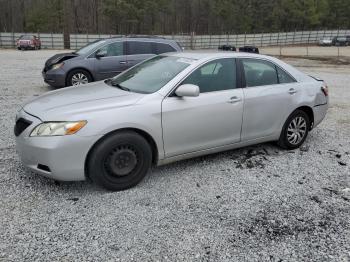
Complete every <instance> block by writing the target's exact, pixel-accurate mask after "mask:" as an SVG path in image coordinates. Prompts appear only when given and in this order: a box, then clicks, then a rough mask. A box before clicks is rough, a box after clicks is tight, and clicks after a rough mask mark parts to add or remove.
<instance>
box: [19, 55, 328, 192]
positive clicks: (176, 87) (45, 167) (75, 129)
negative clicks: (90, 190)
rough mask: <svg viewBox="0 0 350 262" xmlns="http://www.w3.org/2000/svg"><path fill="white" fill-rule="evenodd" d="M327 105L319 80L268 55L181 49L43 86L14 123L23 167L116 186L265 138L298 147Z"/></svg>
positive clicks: (132, 183) (124, 186)
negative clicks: (71, 83)
mask: <svg viewBox="0 0 350 262" xmlns="http://www.w3.org/2000/svg"><path fill="white" fill-rule="evenodd" d="M327 109H328V89H327V86H326V84H325V83H324V82H323V81H322V80H316V79H314V78H312V77H310V76H307V75H305V74H304V73H302V72H300V71H298V70H297V69H295V68H293V67H292V66H290V65H288V64H286V63H284V62H282V61H280V60H278V59H276V58H273V57H268V56H262V55H257V54H250V53H236V52H232V53H231V52H217V53H198V52H190V53H185V52H184V53H172V54H167V55H160V56H156V57H153V58H151V59H148V60H146V61H144V62H143V63H140V64H138V65H136V66H135V67H133V68H131V69H129V70H127V71H125V72H123V73H122V74H120V75H118V76H116V77H114V78H111V79H108V80H105V81H101V82H96V83H91V84H88V85H86V86H81V87H71V88H67V89H62V90H56V91H53V92H49V93H47V94H44V95H42V96H40V97H38V98H36V99H35V100H33V101H32V102H29V103H27V104H26V105H24V107H23V108H22V109H20V111H19V112H18V114H17V117H16V119H17V120H16V124H15V129H14V130H15V135H16V144H17V152H18V153H19V155H20V158H21V159H22V162H23V163H24V165H25V166H27V167H28V168H30V169H31V170H32V171H34V172H36V173H39V174H42V175H44V176H47V177H50V178H53V179H56V180H64V181H73V180H84V179H86V178H90V179H92V181H94V182H95V183H97V184H99V185H102V186H103V187H105V188H107V189H110V190H123V189H127V188H130V187H133V186H135V185H136V184H138V183H139V182H140V181H141V180H142V179H143V177H144V176H145V175H146V173H147V171H148V170H149V168H150V166H151V165H152V164H155V165H162V164H166V163H170V162H174V161H178V160H182V159H187V158H192V157H196V156H201V155H206V154H211V153H216V152H219V151H224V150H230V149H234V148H238V147H243V146H248V145H252V144H257V143H262V142H267V141H278V144H279V145H280V146H281V147H283V148H286V149H295V148H298V147H299V146H300V145H302V144H303V143H304V141H305V139H306V137H307V135H308V132H309V131H311V130H312V129H313V128H315V127H316V126H317V125H318V124H319V123H320V122H321V121H322V120H323V118H324V117H325V115H326V112H327Z"/></svg>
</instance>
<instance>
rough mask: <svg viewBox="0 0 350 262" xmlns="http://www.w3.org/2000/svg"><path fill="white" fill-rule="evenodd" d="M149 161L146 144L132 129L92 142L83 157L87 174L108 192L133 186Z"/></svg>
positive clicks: (150, 152)
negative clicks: (86, 156)
mask: <svg viewBox="0 0 350 262" xmlns="http://www.w3.org/2000/svg"><path fill="white" fill-rule="evenodd" d="M151 164H152V150H151V147H150V145H149V143H148V142H147V141H146V139H144V138H143V137H142V136H140V135H138V134H137V133H135V132H120V133H116V134H114V135H111V136H107V137H106V138H105V139H103V140H102V141H101V142H99V143H98V144H97V145H95V146H94V147H93V149H92V151H91V152H90V154H89V157H88V159H87V164H86V166H87V176H88V177H89V178H90V179H91V180H92V181H93V182H94V183H95V184H97V185H99V186H102V187H103V188H105V189H107V190H111V191H120V190H125V189H128V188H131V187H134V186H136V185H137V184H138V183H140V182H141V181H142V179H143V178H144V177H145V176H146V174H147V172H148V170H149V168H150V167H151Z"/></svg>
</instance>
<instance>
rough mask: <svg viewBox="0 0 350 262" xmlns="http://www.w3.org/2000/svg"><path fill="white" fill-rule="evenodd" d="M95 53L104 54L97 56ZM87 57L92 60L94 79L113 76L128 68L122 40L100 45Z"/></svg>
mask: <svg viewBox="0 0 350 262" xmlns="http://www.w3.org/2000/svg"><path fill="white" fill-rule="evenodd" d="M96 53H100V54H103V55H104V56H103V57H99V58H97V57H96ZM89 59H93V60H94V68H95V72H96V74H95V75H96V76H97V79H96V80H103V79H106V78H111V77H114V76H116V75H118V74H119V73H121V72H123V71H124V70H126V69H127V68H128V65H127V61H126V55H125V43H124V42H123V41H118V42H114V43H109V44H107V45H105V46H103V47H101V48H100V49H98V50H97V51H96V52H95V53H94V54H93V55H92V57H91V58H89Z"/></svg>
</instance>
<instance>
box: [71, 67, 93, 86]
mask: <svg viewBox="0 0 350 262" xmlns="http://www.w3.org/2000/svg"><path fill="white" fill-rule="evenodd" d="M90 82H92V77H91V75H90V73H89V72H88V71H86V70H84V69H76V70H73V71H71V72H70V73H69V74H68V76H67V86H79V85H85V84H88V83H90Z"/></svg>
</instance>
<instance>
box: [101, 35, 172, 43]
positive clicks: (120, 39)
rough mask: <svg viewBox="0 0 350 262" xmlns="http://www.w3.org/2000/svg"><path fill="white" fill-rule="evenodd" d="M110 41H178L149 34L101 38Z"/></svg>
mask: <svg viewBox="0 0 350 262" xmlns="http://www.w3.org/2000/svg"><path fill="white" fill-rule="evenodd" d="M101 40H105V41H109V42H113V41H116V40H118V41H136V42H141V41H142V42H159V43H169V42H176V41H175V40H173V39H167V38H162V37H156V36H152V37H147V36H137V37H132V36H121V37H111V38H106V39H101Z"/></svg>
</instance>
